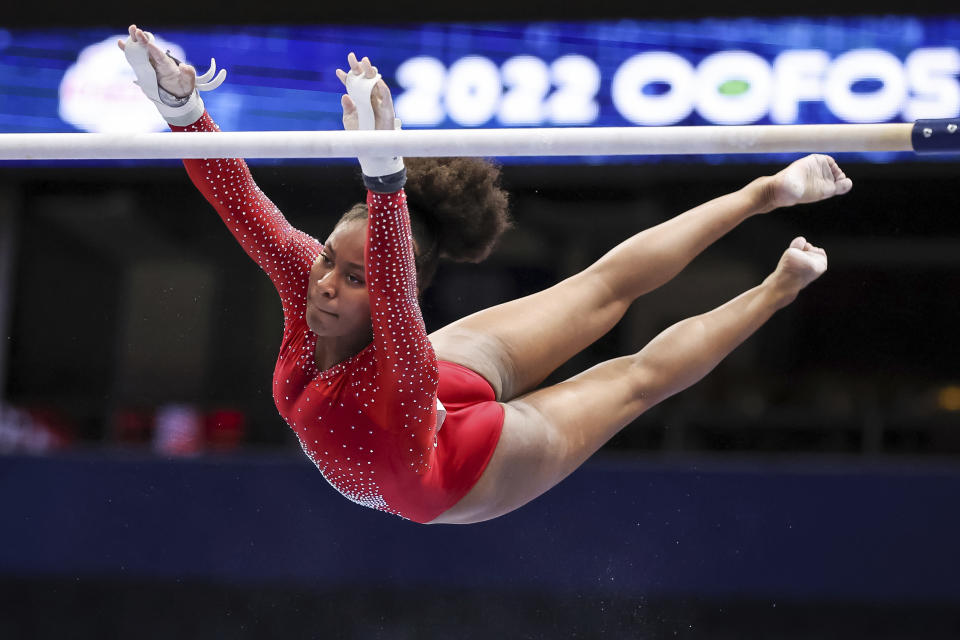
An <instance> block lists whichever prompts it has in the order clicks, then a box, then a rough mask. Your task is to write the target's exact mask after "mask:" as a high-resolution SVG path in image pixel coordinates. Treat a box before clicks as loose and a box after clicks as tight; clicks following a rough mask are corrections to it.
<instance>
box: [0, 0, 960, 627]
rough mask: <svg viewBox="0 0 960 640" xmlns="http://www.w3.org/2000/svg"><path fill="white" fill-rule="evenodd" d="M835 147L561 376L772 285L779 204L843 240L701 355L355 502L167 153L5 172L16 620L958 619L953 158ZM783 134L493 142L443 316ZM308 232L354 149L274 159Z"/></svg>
mask: <svg viewBox="0 0 960 640" xmlns="http://www.w3.org/2000/svg"><path fill="white" fill-rule="evenodd" d="M950 10H955V8H954V7H952V6H948V5H946V3H939V4H938V3H934V4H925V5H924V6H918V7H913V6H911V7H902V6H899V5H895V4H894V3H892V2H888V1H887V0H879V1H874V2H866V1H864V0H855V1H850V0H847V1H845V2H843V3H842V4H834V3H826V2H807V3H804V4H803V5H790V6H784V5H782V4H780V5H771V4H766V5H764V4H759V3H746V2H740V3H733V4H727V5H724V6H718V5H716V3H706V2H704V1H702V0H680V1H679V2H671V3H665V4H648V5H637V4H636V3H626V2H623V0H601V1H599V2H591V3H579V4H570V5H561V4H554V5H550V6H549V7H545V6H541V5H535V4H532V3H517V2H510V3H508V2H503V1H501V0H495V1H493V2H487V3H483V4H478V5H461V4H444V5H436V6H428V5H425V4H420V5H408V4H401V3H394V2H386V1H383V0H373V1H371V2H367V3H364V4H363V5H362V6H358V5H348V4H334V5H331V4H326V5H319V4H309V3H290V2H280V3H260V2H250V1H248V0H239V1H237V2H234V3H231V4H230V6H229V7H223V6H218V5H214V4H208V5H202V6H191V7H189V8H171V7H168V6H144V7H134V8H131V7H130V6H128V5H125V4H122V3H109V2H96V3H92V4H89V5H86V6H78V5H76V4H72V3H66V2H62V1H61V0H56V1H55V2H52V3H44V4H42V5H41V4H40V3H36V4H34V5H18V6H17V7H16V8H15V9H14V10H13V13H12V15H5V16H4V19H5V20H7V21H8V26H34V27H49V26H71V25H76V26H96V25H105V24H106V25H118V24H126V23H128V22H130V21H132V20H136V21H137V22H138V24H144V25H149V26H150V27H151V28H154V29H155V30H157V31H158V32H159V31H161V30H162V27H163V26H164V25H198V24H217V23H227V24H229V23H253V22H256V23H278V24H291V23H293V24H296V23H299V22H306V23H330V22H334V23H336V22H343V23H345V24H346V23H353V22H356V21H358V20H360V21H369V22H379V23H389V22H398V21H402V22H422V21H443V20H460V21H477V20H541V19H558V20H580V19H609V18H618V17H635V18H699V17H705V16H738V15H752V16H765V15H793V14H797V15H806V16H816V15H875V14H878V13H897V12H904V11H909V12H910V14H911V15H936V14H939V13H945V12H948V11H950ZM841 164H842V166H843V167H844V169H845V170H846V172H847V174H848V175H849V176H851V177H852V178H853V180H854V190H853V191H852V192H851V193H850V194H848V195H846V196H844V197H842V198H838V199H834V200H831V201H828V202H826V203H822V204H819V205H815V206H804V207H797V208H795V209H790V210H783V211H778V212H775V213H773V214H770V215H767V216H763V217H758V218H755V219H753V220H750V221H748V222H747V223H746V224H744V225H743V226H741V227H740V228H739V229H737V230H735V231H734V232H733V233H731V234H730V235H729V236H728V237H726V238H724V239H723V240H722V241H721V242H719V243H717V245H715V246H714V247H712V248H710V249H709V250H708V251H707V252H706V253H705V254H704V255H703V256H701V257H700V258H698V259H697V261H695V262H694V264H693V265H691V266H690V267H689V268H688V269H687V270H686V271H685V272H684V273H683V274H681V275H680V276H679V277H678V278H676V279H675V281H673V282H672V283H670V284H669V285H667V286H665V287H663V288H662V289H661V290H659V291H657V292H655V293H652V294H650V295H648V296H646V297H645V298H643V299H641V300H640V301H639V302H638V303H637V304H636V305H635V306H634V308H633V309H632V310H631V311H630V313H629V314H628V315H627V317H626V318H625V319H624V321H623V322H622V323H621V324H620V325H619V326H618V327H617V328H616V329H614V331H612V332H611V333H610V334H609V335H608V336H607V337H605V338H604V339H603V340H601V341H600V342H598V343H597V344H596V345H595V346H594V347H592V348H591V349H589V350H587V351H586V352H585V353H583V354H581V355H580V356H578V357H576V358H575V359H573V360H572V361H571V362H569V363H567V364H566V365H565V366H564V367H563V368H561V370H559V371H558V372H557V373H556V375H555V377H554V378H553V379H552V380H560V379H563V378H566V377H569V376H570V375H573V374H574V373H576V372H579V371H581V370H583V369H585V368H587V367H589V366H591V365H592V364H594V363H596V362H598V361H600V360H602V359H606V358H610V357H615V356H618V355H622V354H625V353H629V352H633V351H636V350H637V349H639V348H641V347H642V346H643V345H644V344H645V342H646V341H647V340H649V339H650V338H651V337H653V336H654V335H656V333H657V332H659V331H660V330H662V329H664V328H665V327H667V326H669V325H670V324H671V323H673V322H675V321H677V320H679V319H681V318H684V317H687V316H689V315H693V314H696V313H699V312H702V311H705V310H708V309H710V308H712V307H714V306H716V305H717V304H719V303H721V302H723V301H725V300H727V299H729V298H730V297H732V296H734V295H736V294H737V293H739V292H741V291H743V290H745V289H747V288H749V287H751V286H753V285H755V284H756V283H758V282H759V281H760V280H762V278H763V277H764V276H765V275H766V274H767V273H768V272H769V271H770V270H771V269H772V268H773V266H774V265H775V264H776V261H777V259H778V257H779V255H780V253H781V252H782V251H783V249H784V248H785V247H786V245H787V243H788V242H789V241H790V239H791V238H793V237H794V236H795V235H800V234H803V235H805V236H807V237H808V238H809V239H811V240H812V241H814V242H815V243H817V244H819V245H822V246H824V247H825V248H826V249H827V251H828V253H829V256H830V270H829V271H828V272H827V274H826V275H825V276H824V277H823V278H821V279H820V280H819V281H818V282H816V283H815V284H814V285H812V286H811V287H810V289H808V290H807V291H805V292H804V293H803V294H802V295H801V297H800V298H799V299H798V300H797V302H796V303H794V304H793V305H792V306H791V307H789V308H787V309H785V310H784V311H782V312H780V313H779V314H777V315H776V316H775V317H774V318H773V319H772V320H771V321H770V322H769V323H768V324H767V325H766V326H765V327H764V328H763V329H762V330H761V331H760V332H758V334H757V335H756V336H754V337H753V338H752V339H751V340H750V341H749V342H747V343H746V344H745V345H744V346H743V347H741V348H740V349H739V350H738V351H737V352H735V353H734V354H733V355H732V356H731V357H730V358H728V359H727V361H725V362H724V363H723V364H722V365H721V366H720V367H718V369H717V370H716V371H715V372H714V373H712V374H711V375H710V376H709V377H708V378H707V379H705V380H704V381H702V382H701V383H699V384H698V385H696V386H695V387H693V388H692V389H690V390H688V391H685V392H684V393H682V394H680V395H679V396H677V397H675V398H672V399H670V400H668V401H667V402H664V403H663V404H662V405H661V406H658V407H656V408H655V409H654V410H652V411H650V412H649V413H648V414H646V415H644V416H643V417H641V419H639V420H638V421H637V422H636V423H635V424H633V425H631V426H629V427H628V428H626V429H625V430H624V431H623V432H622V433H621V434H620V435H619V436H618V437H617V438H616V439H615V440H614V441H613V442H611V443H610V444H609V445H608V446H607V447H606V448H605V449H604V451H603V452H601V454H598V456H597V458H596V459H595V460H594V461H592V462H591V464H589V465H587V468H585V469H584V470H582V471H580V472H578V473H577V474H575V475H574V476H573V477H572V478H571V479H570V480H568V481H567V482H565V483H564V484H563V485H561V486H560V487H558V488H557V489H555V490H554V491H553V492H551V494H549V495H547V496H545V497H544V498H542V499H540V500H538V501H536V502H535V503H533V504H532V505H530V506H528V507H526V508H525V509H524V510H521V511H520V512H518V513H516V514H512V515H510V516H507V517H505V518H501V519H500V520H498V521H496V522H494V523H489V524H484V525H477V526H474V527H469V528H466V529H463V528H456V527H447V528H442V527H441V528H426V527H419V526H415V525H411V524H409V523H405V522H400V521H396V520H394V519H391V518H390V517H388V516H384V515H381V514H376V513H373V512H369V513H368V512H366V511H365V510H362V509H360V508H359V507H356V506H354V505H350V504H348V503H346V501H344V500H342V498H340V497H339V496H337V495H336V494H335V493H334V492H333V491H332V490H331V489H329V487H327V486H326V485H325V483H324V482H323V480H322V478H321V477H320V475H319V474H318V473H316V471H315V470H313V469H312V467H311V466H310V465H309V463H308V461H307V460H306V459H305V458H304V457H303V456H302V454H300V453H299V449H298V447H297V445H296V442H295V438H294V437H293V434H292V433H291V432H289V430H287V429H286V428H285V427H284V425H283V423H282V421H281V420H280V419H279V416H278V415H277V413H276V410H275V408H274V407H273V401H272V398H271V395H270V380H271V373H272V370H273V363H274V360H275V358H276V349H277V347H278V344H279V339H280V326H281V325H280V323H281V312H280V306H279V300H278V298H277V296H276V294H275V292H274V290H273V289H272V287H271V285H270V283H269V281H268V280H267V279H266V278H265V277H263V276H262V274H261V272H260V271H259V270H258V269H257V267H256V266H255V265H254V264H253V263H251V262H250V261H249V259H248V258H247V257H246V256H245V255H244V254H243V253H242V251H241V250H240V249H239V248H238V247H237V246H236V245H235V243H234V241H233V239H232V238H231V237H230V236H229V234H228V233H226V231H225V230H224V229H223V227H222V223H221V222H220V220H219V219H218V218H217V216H216V215H215V213H214V212H213V211H212V210H211V209H210V207H209V206H208V205H207V204H206V202H205V201H204V200H203V198H202V197H201V196H200V195H199V194H198V193H197V192H196V190H195V189H194V188H193V187H192V185H191V184H190V182H189V180H188V179H187V177H186V175H185V172H184V171H183V169H182V167H180V166H179V165H178V164H177V163H169V164H167V165H165V166H162V167H148V168H144V167H137V168H124V167H106V168H91V167H78V166H59V167H56V168H49V167H48V168H28V167H18V168H5V169H4V170H3V171H2V173H0V210H2V212H3V215H2V218H0V225H2V227H0V245H4V246H5V247H7V248H6V249H5V250H2V251H0V255H5V256H7V261H6V264H0V276H4V277H0V287H3V289H2V291H3V292H4V293H5V296H3V297H0V302H3V301H6V306H5V307H3V308H0V311H2V313H0V328H2V329H3V331H2V334H3V337H4V344H3V345H2V348H3V350H4V352H5V355H4V356H3V357H2V358H0V364H2V365H3V366H0V392H2V393H0V401H2V402H3V404H2V405H0V407H2V411H3V415H2V420H0V423H2V430H0V452H5V453H6V454H7V455H6V456H3V457H0V496H2V502H0V504H2V505H3V508H4V512H5V515H4V521H3V524H2V525H0V532H2V533H0V541H2V542H3V545H2V546H3V547H4V551H3V554H2V556H0V558H2V559H0V601H2V602H3V603H4V604H3V605H2V607H0V636H3V637H53V636H55V635H63V634H64V633H66V634H67V635H68V636H71V637H88V636H89V637H130V636H157V637H159V636H169V635H171V634H174V633H176V634H179V635H185V636H187V637H201V636H202V637H221V636H222V637H275V636H279V635H281V634H284V635H288V636H293V637H300V636H305V637H310V636H313V637H382V638H407V637H409V638H414V637H417V638H419V637H446V636H456V637H491V636H494V635H496V636H508V637H512V636H516V637H643V638H658V637H677V636H682V637H702V638H718V637H723V638H726V637H730V638H733V637H769V636H771V635H773V636H777V637H791V638H792V637H796V638H800V637H817V638H823V637H836V638H853V637H856V638H859V637H864V638H865V637H889V638H894V637H917V636H918V635H921V634H922V635H923V636H925V637H943V638H947V637H960V614H958V613H957V611H958V610H960V609H958V607H960V581H958V580H957V578H956V577H955V575H954V572H955V571H956V568H957V562H958V561H960V556H958V555H957V551H956V539H957V538H956V536H957V535H958V534H960V519H958V516H957V515H956V503H957V499H958V497H960V495H958V493H957V490H958V489H960V374H958V367H957V362H958V356H960V348H958V346H957V339H956V332H957V317H958V311H960V302H958V296H957V291H958V290H960V220H958V217H957V215H956V214H957V197H956V190H957V183H958V180H957V176H958V169H960V161H957V160H951V159H946V160H944V159H940V160H934V161H924V162H918V163H910V164H882V165H878V164H870V163H865V162H862V161H859V160H858V159H856V158H850V159H844V158H843V157H842V156H841ZM780 166H782V165H758V164H751V163H742V164H739V163H737V164H726V165H722V166H707V165H704V164H700V163H692V162H691V163H683V162H680V163H668V164H660V165H658V164H642V165H631V164H622V165H612V166H573V165H549V166H546V165H545V166H537V165H527V166H517V165H511V166H507V167H505V168H504V183H505V185H506V186H507V188H508V189H509V191H510V193H511V196H512V203H513V207H512V208H513V215H514V217H515V220H516V228H515V229H514V230H513V231H511V232H510V233H509V235H508V236H506V237H505V238H504V240H503V242H502V245H501V246H500V248H499V249H498V251H497V252H496V253H495V254H494V255H493V256H492V257H491V258H490V259H489V260H487V261H486V262H484V263H483V264H481V265H465V266H464V265H447V266H445V267H443V268H442V269H441V271H440V273H439V275H438V278H437V280H436V283H435V285H434V286H433V288H432V289H431V290H430V291H429V292H428V294H427V296H426V297H425V300H424V305H423V309H424V315H425V318H426V321H427V325H428V330H433V329H437V328H439V327H441V326H443V325H444V324H446V323H448V322H450V321H452V320H454V319H456V318H459V317H462V316H463V315H465V314H468V313H470V312H472V311H475V310H477V309H480V308H484V307H487V306H490V305H492V304H496V303H498V302H501V301H504V300H507V299H511V298H515V297H518V296H521V295H525V294H528V293H532V292H534V291H537V290H539V289H541V288H543V287H545V286H548V285H549V284H552V283H553V282H556V281H557V280H558V279H561V278H563V277H565V276H567V275H570V274H572V273H574V272H576V271H578V270H579V269H582V268H583V267H585V266H587V265H588V264H590V263H591V262H592V261H593V260H595V259H596V258H598V257H599V256H600V255H602V253H603V252H604V251H606V250H607V249H609V248H610V247H611V246H613V245H614V244H616V243H617V242H619V241H620V240H622V239H624V238H626V237H627V236H629V235H630V234H632V233H635V232H637V231H640V230H641V229H643V228H646V227H648V226H650V225H653V224H656V223H658V222H660V221H663V220H665V219H667V218H668V217H670V216H672V215H674V214H676V213H679V212H681V211H683V210H685V209H688V208H690V207H693V206H696V205H697V204H699V203H701V202H703V201H705V200H708V199H710V198H712V197H715V196H718V195H721V194H723V193H726V192H729V191H732V190H734V189H737V188H739V187H741V186H743V185H744V184H746V183H747V182H749V181H750V180H752V179H753V178H754V177H756V176H759V175H764V174H769V173H772V172H774V171H777V170H778V169H779V168H780ZM253 172H254V177H255V179H256V180H257V182H258V184H259V185H260V186H261V188H262V189H263V190H264V192H266V193H267V195H269V196H270V197H271V198H272V199H273V200H274V202H276V203H277V205H278V206H279V207H280V208H281V210H283V211H284V212H285V214H286V215H287V217H288V218H289V219H290V221H291V222H292V223H293V224H294V225H295V226H298V227H300V228H302V229H304V230H306V231H308V232H310V233H312V234H314V235H316V236H317V237H320V238H323V237H324V236H325V234H326V233H327V232H328V231H329V230H330V228H331V226H332V224H333V222H334V221H335V220H336V218H337V217H338V216H339V214H340V213H341V212H342V211H343V210H345V209H346V208H347V207H348V206H349V205H350V204H352V203H353V202H355V201H357V200H359V199H361V198H362V197H363V192H362V190H361V189H360V188H359V187H358V185H359V181H358V173H357V171H356V169H354V168H353V167H352V166H349V165H345V164H335V165H332V166H323V165H320V164H306V165H302V166H279V167H278V166H270V165H260V166H256V167H254V169H253Z"/></svg>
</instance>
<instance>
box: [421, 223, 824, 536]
mask: <svg viewBox="0 0 960 640" xmlns="http://www.w3.org/2000/svg"><path fill="white" fill-rule="evenodd" d="M826 268H827V256H826V253H825V252H824V251H823V249H819V248H817V247H814V246H812V245H811V244H810V243H808V242H806V241H805V240H804V239H803V238H797V239H795V240H794V241H793V242H792V243H791V245H790V248H788V249H787V250H786V251H785V252H784V254H783V257H782V258H781V259H780V263H779V264H778V265H777V269H776V270H775V271H774V272H773V273H772V274H771V275H770V276H769V277H767V279H766V280H764V282H763V283H762V284H761V285H759V286H757V287H754V288H753V289H751V290H749V291H747V292H746V293H743V294H741V295H740V296H738V297H736V298H734V299H733V300H731V301H730V302H727V303H726V304H724V305H723V306H721V307H718V308H717V309H714V310H713V311H710V312H708V313H705V314H703V315H700V316H696V317H693V318H688V319H687V320H684V321H682V322H679V323H677V324H675V325H674V326H672V327H670V328H669V329H667V330H666V331H664V332H663V333H661V334H660V335H658V336H657V337H656V338H654V339H653V340H652V341H651V342H650V343H649V344H648V345H647V346H646V347H644V348H643V349H642V350H641V351H640V352H639V353H637V354H634V355H631V356H626V357H623V358H617V359H615V360H609V361H607V362H604V363H601V364H599V365H597V366H595V367H593V368H592V369H589V370H587V371H585V372H583V373H581V374H580V375H578V376H575V377H574V378H571V379H570V380H567V381H565V382H562V383H560V384H556V385H553V386H550V387H546V388H543V389H539V390H537V391H534V392H532V393H529V394H527V395H525V396H522V397H520V398H517V399H515V400H513V401H511V402H509V403H507V404H506V405H505V409H506V414H505V419H504V424H503V433H502V435H501V437H500V442H499V443H498V444H497V449H496V451H495V452H494V454H493V457H492V458H491V460H490V463H489V465H488V466H487V468H486V470H485V471H484V473H483V475H482V476H481V477H480V480H479V481H478V482H477V484H476V485H475V486H474V487H473V489H471V490H470V492H469V493H468V494H467V495H466V496H464V498H463V499H462V500H460V502H458V503H457V504H456V505H454V507H453V508H451V509H450V510H448V511H447V512H445V513H443V514H442V515H441V516H440V517H439V518H437V519H436V520H434V523H450V524H467V523H470V522H480V521H483V520H488V519H490V518H495V517H497V516H500V515H503V514H505V513H508V512H510V511H512V510H514V509H516V508H518V507H520V506H522V505H524V504H526V503H527V502H529V501H530V500H532V499H534V498H536V497H537V496H539V495H541V494H542V493H544V492H545V491H547V490H548V489H550V488H551V487H553V486H554V485H556V484H557V483H559V482H560V481H561V480H563V479H564V478H565V477H566V476H567V475H569V474H570V473H571V472H572V471H574V470H575V469H576V468H577V467H579V466H580V465H581V464H583V463H584V461H586V460H587V458H589V457H590V456H591V455H593V453H594V452H596V451H597V449H599V448H600V447H601V446H603V444H604V443H606V442H607V441H608V440H610V438H612V437H613V436H614V435H615V434H616V433H617V432H618V431H619V430H620V429H622V428H623V427H624V426H626V425H627V424H629V423H630V422H631V421H632V420H633V419H635V418H636V417H637V416H639V415H640V414H641V413H643V412H644V411H646V410H647V409H648V408H650V407H652V406H653V405H655V404H657V403H658V402H660V401H661V400H664V399H665V398H667V397H669V396H671V395H673V394H675V393H678V392H679V391H682V390H683V389H685V388H687V387H689V386H690V385H692V384H694V383H695V382H697V381H698V380H700V379H701V378H702V377H703V376H705V375H706V374H707V373H709V372H710V371H711V370H712V369H713V368H714V367H715V366H716V365H717V364H718V363H719V362H720V361H721V360H722V359H723V358H724V357H726V355H727V354H728V353H730V352H731V351H732V350H733V349H734V348H736V347H737V345H739V344H740V343H741V342H743V341H744V340H745V339H746V338H747V337H749V336H750V335H751V334H752V333H753V332H754V331H756V330H757V329H758V328H759V327H760V326H761V325H763V323H765V322H766V321H767V320H768V319H769V318H770V316H771V315H773V313H774V312H776V311H777V310H778V309H780V308H782V307H784V306H786V305H787V304H789V303H790V302H791V301H792V300H793V299H794V298H795V297H796V296H797V293H798V292H799V291H800V289H802V288H803V287H805V286H806V285H807V284H808V283H810V282H811V281H813V280H814V279H816V278H817V277H819V276H820V274H822V273H823V272H824V271H826Z"/></svg>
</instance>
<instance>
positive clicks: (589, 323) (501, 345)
mask: <svg viewBox="0 0 960 640" xmlns="http://www.w3.org/2000/svg"><path fill="white" fill-rule="evenodd" d="M851 185H852V183H851V182H850V180H849V179H848V178H847V177H846V176H845V175H844V174H843V172H842V171H841V170H840V168H839V167H838V166H837V164H836V162H834V161H833V159H832V158H830V157H828V156H823V155H812V156H807V157H806V158H802V159H801V160H798V161H796V162H794V163H793V164H791V165H790V166H789V167H787V168H786V169H784V170H783V171H781V172H780V173H778V174H776V175H775V176H772V177H765V178H759V179H757V180H754V181H753V182H751V183H750V184H749V185H747V186H746V187H744V188H743V189H741V190H739V191H737V192H735V193H731V194H728V195H725V196H722V197H720V198H716V199H715V200H711V201H710V202H707V203H706V204H703V205H700V206H699V207H696V208H695V209H691V210H690V211H687V212H686V213H683V214H681V215H679V216H677V217H675V218H673V219H671V220H668V221H666V222H664V223H662V224H659V225H657V226H655V227H652V228H650V229H647V230H645V231H643V232H641V233H639V234H637V235H635V236H633V237H631V238H629V239H627V240H626V241H624V242H622V243H621V244H620V245H618V246H617V247H615V248H614V249H612V250H611V251H610V252H608V253H607V254H606V255H605V256H603V257H602V258H601V259H600V260H598V261H597V262H596V263H594V264H593V265H591V266H590V267H588V268H587V269H585V270H584V271H582V272H580V273H578V274H576V275H574V276H571V277H570V278H567V279H566V280H564V281H562V282H560V283H559V284H557V285H554V286H553V287H550V288H549V289H546V290H544V291H541V292H539V293H536V294H533V295H530V296H527V297H524V298H520V299H518V300H513V301H511V302H507V303H504V304H501V305H497V306H495V307H491V308H490V309H485V310H483V311H480V312H478V313H475V314H472V315H470V316H468V317H466V318H463V319H462V320H459V321H457V322H454V323H452V324H450V325H448V326H446V327H444V328H443V329H440V330H439V331H436V332H434V333H433V334H431V335H430V340H431V341H432V343H433V346H434V349H435V350H436V353H437V357H439V358H440V359H441V360H449V361H452V362H456V363H458V364H462V365H464V366H466V367H467V368H469V369H472V370H473V371H476V372H477V373H479V374H480V375H482V376H483V377H484V378H486V379H487V380H488V381H489V382H490V384H491V385H492V386H493V388H494V392H495V393H496V397H497V399H498V400H500V401H501V402H507V401H509V400H511V399H513V398H515V397H517V396H519V395H521V394H523V393H525V392H527V391H530V390H531V389H533V388H535V387H536V386H537V385H538V384H539V383H541V382H542V381H543V380H544V378H546V377H547V376H548V375H550V373H551V372H553V371H554V370H555V369H556V368H557V367H559V366H560V365H561V364H563V363H564V362H566V361H567V360H569V359H570V358H571V357H573V356H574V355H576V354H577V353H579V352H580V351H582V350H583V349H584V348H586V347H587V346H589V345H590V344H592V343H593V342H595V341H596V340H597V339H598V338H600V337H601V336H603V335H604V334H605V333H607V332H608V331H609V330H610V329H611V328H613V326H614V325H616V324H617V322H619V321H620V319H621V318H622V317H623V315H624V313H625V312H626V310H627V308H628V307H629V306H630V304H631V303H632V302H633V301H634V300H635V299H636V298H637V297H639V296H641V295H643V294H644V293H647V292H649V291H652V290H653V289H656V288H657V287H659V286H660V285H662V284H664V283H666V282H668V281H669V280H670V279H671V278H673V277H674V276H675V275H676V274H677V273H679V272H680V271H681V270H682V269H683V268H684V267H685V266H686V265H687V264H688V263H689V262H690V261H691V260H693V258H694V257H696V256H697V254H699V253H700V252H701V251H703V250H704V249H705V248H707V247H708V246H709V245H710V244H712V243H713V242H714V241H716V240H717V239H719V238H720V237H722V236H723V235H724V234H726V233H727V232H728V231H730V230H731V229H733V228H734V227H735V226H737V225H738V224H739V223H740V222H742V221H743V220H745V219H746V218H748V217H750V216H752V215H754V214H757V213H765V212H768V211H771V210H773V209H775V208H777V207H782V206H790V205H793V204H799V203H804V202H815V201H817V200H823V199H825V198H829V197H831V196H833V195H838V194H842V193H846V192H847V191H849V190H850V187H851Z"/></svg>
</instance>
